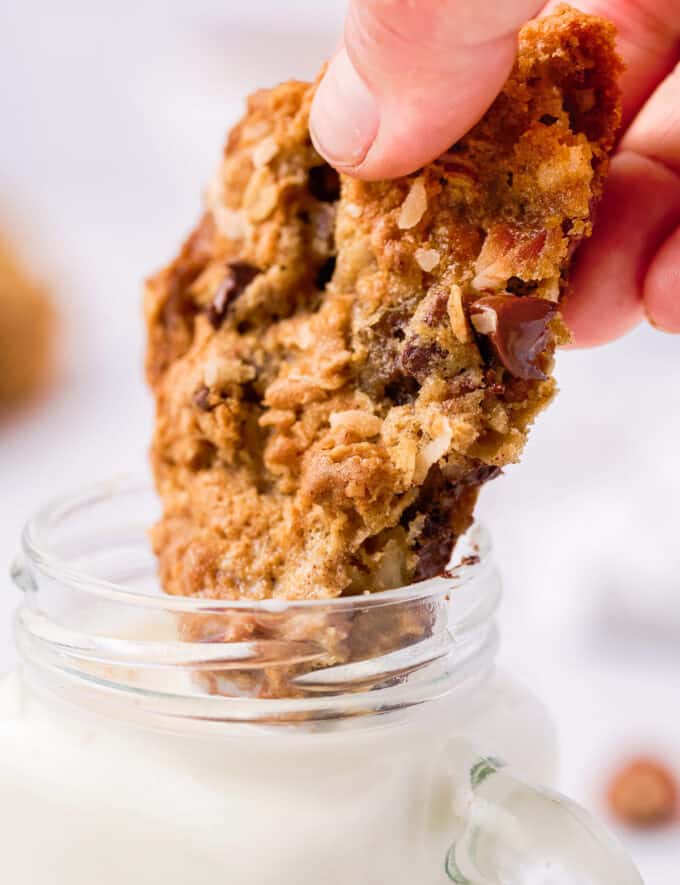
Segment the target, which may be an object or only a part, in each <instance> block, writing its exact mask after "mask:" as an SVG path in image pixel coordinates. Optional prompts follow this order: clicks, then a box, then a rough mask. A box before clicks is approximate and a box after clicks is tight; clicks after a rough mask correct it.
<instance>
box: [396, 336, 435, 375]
mask: <svg viewBox="0 0 680 885" xmlns="http://www.w3.org/2000/svg"><path fill="white" fill-rule="evenodd" d="M443 356H444V352H443V351H442V349H441V348H440V347H439V345H437V344H436V343H435V342H433V341H432V342H424V343H420V342H419V341H418V340H417V339H413V340H411V341H407V342H406V343H405V345H404V350H403V352H402V355H401V365H402V366H403V368H404V371H405V372H407V373H408V374H409V375H412V376H413V377H414V378H418V379H420V378H424V377H425V375H426V374H427V372H428V371H429V369H430V368H431V366H432V364H433V363H434V362H435V361H436V360H438V359H441V358H442V357H443Z"/></svg>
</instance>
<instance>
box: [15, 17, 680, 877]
mask: <svg viewBox="0 0 680 885" xmlns="http://www.w3.org/2000/svg"><path fill="white" fill-rule="evenodd" d="M343 7H344V3H343V2H342V0H325V2H324V3H319V2H315V0H286V2H285V3H284V2H281V0H279V2H276V0H270V2H267V0H251V2H250V3H248V4H242V3H238V4H236V3H232V2H228V0H222V2H217V0H192V2H190V3H189V2H186V0H185V2H178V0H172V2H171V0H163V2H160V0H147V2H144V0H140V2H135V3H132V2H119V3H116V4H113V3H106V4H105V3H86V2H84V0H62V2H60V3H58V4H55V3H49V2H48V0H22V3H21V4H19V3H10V2H5V3H3V4H2V5H1V6H0V77H1V79H2V83H3V88H2V90H0V117H1V118H2V120H3V121H4V127H3V138H2V144H1V146H0V152H1V155H2V162H1V163H0V236H3V237H9V238H10V239H11V240H12V241H13V242H14V243H15V245H16V248H17V249H18V251H19V253H20V254H21V255H22V256H23V258H24V260H25V262H26V263H27V266H28V268H29V269H30V272H31V274H32V275H33V276H34V277H36V278H38V279H39V280H41V281H42V282H43V283H44V285H45V286H46V288H47V289H48V290H49V291H50V292H51V295H52V298H53V300H54V302H55V305H56V309H57V312H58V316H59V323H58V344H57V350H58V353H57V360H56V362H57V365H56V369H55V372H54V374H53V377H52V378H51V381H50V384H49V385H48V387H47V389H45V390H44V391H43V392H42V394H41V395H40V396H39V397H38V398H37V399H34V401H33V402H32V403H30V404H28V405H25V406H23V407H22V408H19V409H14V410H13V411H12V412H11V413H10V414H8V415H7V416H5V417H3V418H2V419H1V420H0V567H1V568H2V570H3V571H4V572H5V573H6V570H7V568H8V566H9V563H10V561H11V559H12V556H13V554H14V553H15V551H16V549H17V545H18V536H19V531H20V529H21V526H22V523H23V522H24V520H25V519H26V517H28V516H29V515H30V514H31V513H32V512H33V511H34V510H35V509H36V508H37V507H39V506H40V505H41V504H43V503H44V502H45V501H46V499H48V498H49V497H51V496H53V495H55V494H59V493H61V492H64V491H68V490H71V489H73V488H74V487H77V486H78V485H81V484H86V483H88V482H90V481H92V480H96V479H98V478H103V477H108V476H111V475H115V474H119V473H123V472H138V473H140V472H144V471H146V470H147V466H146V448H147V441H148V439H149V436H150V427H151V403H150V398H149V396H148V394H147V392H146V390H145V387H144V382H143V377H142V360H143V346H144V331H143V325H142V319H141V303H140V288H141V281H142V279H143V278H144V277H145V276H146V275H148V274H149V273H150V272H151V271H153V270H154V269H156V268H157V267H159V266H160V265H161V264H163V263H164V262H165V261H166V260H167V259H168V258H169V257H170V256H171V255H172V254H173V252H174V250H175V248H176V246H177V245H178V243H179V242H180V240H181V239H182V238H183V236H184V235H185V233H186V232H188V230H189V229H190V227H191V226H192V224H193V222H194V220H195V219H196V218H197V217H198V213H199V208H200V194H201V191H202V188H203V186H204V184H205V183H206V182H207V180H208V178H209V176H210V174H211V171H212V170H213V168H214V166H215V164H216V162H217V160H218V157H219V153H220V150H221V146H222V143H223V140H224V136H225V132H226V129H227V127H228V126H229V125H231V124H232V123H233V122H234V121H235V120H236V119H237V118H238V116H239V114H240V113H241V109H242V107H243V99H244V97H245V95H246V94H247V93H248V92H250V91H252V90H253V89H254V88H256V87H258V86H266V85H271V84H273V83H275V82H278V81H280V80H282V79H287V78H289V77H293V76H295V77H302V78H311V77H313V76H314V74H315V72H316V71H317V69H318V68H319V65H320V64H321V62H322V61H323V60H324V59H325V58H326V57H327V56H328V55H329V54H330V52H331V51H332V49H333V46H334V43H335V41H336V39H337V36H338V34H339V30H340V25H341V20H342V12H343ZM632 233H633V234H634V232H632ZM679 357H680V341H679V340H678V339H673V338H672V337H671V336H667V335H663V334H661V333H658V332H655V331H653V330H652V329H650V328H640V329H638V330H636V331H635V332H634V333H632V334H630V335H629V336H627V337H626V338H625V339H623V340H622V341H620V342H618V343H617V344H614V345H611V346H609V347H606V348H604V349H599V350H591V351H580V352H565V353H563V354H561V355H560V358H559V363H558V378H559V381H560V385H561V388H562V393H561V395H560V397H559V399H558V401H557V402H556V404H555V405H554V406H553V408H552V409H551V410H550V411H549V412H548V413H546V414H545V415H544V416H542V418H541V420H540V421H539V422H538V425H537V427H536V429H535V431H534V433H533V436H532V439H531V441H530V444H529V446H528V449H527V451H526V455H525V458H524V462H523V463H522V464H521V465H519V466H517V467H513V468H512V469H510V470H508V471H507V472H506V475H505V477H503V478H501V479H499V480H498V481H496V482H494V483H492V484H491V485H490V486H488V487H487V488H486V490H485V491H484V494H483V501H482V505H481V515H482V517H483V519H484V521H485V522H486V523H487V524H488V525H489V526H490V527H491V529H492V532H493V535H494V537H495V543H496V549H497V558H498V561H499V564H500V566H501V569H502V571H503V573H504V577H505V583H506V593H505V602H504V605H503V609H502V613H501V622H502V628H503V635H504V646H503V651H502V658H503V662H504V664H505V665H506V666H508V667H509V668H510V669H512V670H513V671H514V672H516V673H517V674H519V675H520V676H521V677H522V678H524V680H525V681H526V682H527V683H528V684H530V685H531V686H532V687H533V688H534V689H535V690H536V691H537V692H538V693H539V694H540V695H541V697H542V698H543V699H544V701H545V702H546V704H547V705H548V707H549V708H550V709H551V711H552V713H553V715H554V717H555V719H556V721H557V723H558V727H559V731H560V735H561V742H562V748H563V781H562V786H563V788H564V790H565V791H566V792H568V793H570V794H571V795H573V796H574V797H575V798H577V799H579V800H580V801H582V802H585V803H586V804H587V805H589V806H590V807H591V808H592V809H593V810H595V811H596V812H597V813H598V814H600V815H602V816H605V817H607V815H608V811H607V809H606V807H605V805H604V800H603V793H604V787H605V784H606V782H607V780H608V778H609V776H610V774H611V772H612V771H613V770H615V769H616V768H617V766H618V765H619V764H620V763H621V762H622V761H625V760H626V759H627V758H628V757H629V756H630V755H639V754H644V755H650V754H651V755H652V756H654V757H656V758H658V759H659V760H661V761H663V762H665V763H666V764H667V765H669V766H670V768H671V769H673V770H674V771H675V772H676V775H677V774H679V773H680V713H679V712H678V706H679V699H680V593H679V591H680V582H679V578H678V573H679V571H680V541H679V530H680V443H679V441H680V359H679ZM1 586H2V588H3V591H4V592H3V593H2V594H1V595H0V669H7V668H8V667H10V666H11V665H12V662H13V661H14V652H13V651H12V647H11V636H10V620H11V615H12V611H13V608H14V606H15V604H16V601H17V600H16V596H15V591H14V589H13V587H12V586H11V584H10V582H9V580H3V581H2V584H1ZM609 822H610V823H612V821H611V818H609ZM618 832H619V834H620V835H621V836H622V838H623V839H624V840H625V842H626V843H627V845H628V846H629V848H630V850H631V851H632V853H633V854H634V856H635V858H636V860H637V862H638V864H639V865H640V868H641V871H642V873H643V877H644V880H645V882H646V883H647V885H668V883H669V882H671V881H673V882H674V881H676V880H677V876H678V869H679V868H680V867H679V864H680V827H679V826H678V824H677V823H676V824H674V825H673V824H671V825H670V826H666V827H662V828H657V829H654V830H649V831H645V832H635V831H633V830H627V829H625V828H619V829H618Z"/></svg>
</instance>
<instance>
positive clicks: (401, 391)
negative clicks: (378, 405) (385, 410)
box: [383, 375, 420, 406]
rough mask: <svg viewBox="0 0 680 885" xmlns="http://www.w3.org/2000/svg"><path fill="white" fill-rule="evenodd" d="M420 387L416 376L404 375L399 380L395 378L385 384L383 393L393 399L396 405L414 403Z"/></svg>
mask: <svg viewBox="0 0 680 885" xmlns="http://www.w3.org/2000/svg"><path fill="white" fill-rule="evenodd" d="M419 389H420V387H419V385H418V382H417V381H416V379H415V378H411V377H409V376H408V375H404V376H403V377H402V378H399V379H398V380H393V381H390V382H388V383H387V384H386V385H385V389H384V391H383V395H384V396H385V397H386V398H387V399H389V400H391V401H392V402H393V403H394V405H395V406H405V405H408V403H412V402H413V401H414V400H415V398H416V397H417V396H418V390H419Z"/></svg>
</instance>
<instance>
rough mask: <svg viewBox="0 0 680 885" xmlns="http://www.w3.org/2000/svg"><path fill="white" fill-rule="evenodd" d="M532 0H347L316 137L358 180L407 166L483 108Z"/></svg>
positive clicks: (430, 155) (314, 118)
mask: <svg viewBox="0 0 680 885" xmlns="http://www.w3.org/2000/svg"><path fill="white" fill-rule="evenodd" d="M542 5H543V4H542V3H541V2H540V0H539V2H536V0H350V7H349V12H348V15H347V21H346V23H345V35H344V45H343V46H342V47H341V48H340V49H339V50H338V52H337V53H336V54H335V56H334V57H333V59H332V61H331V63H330V65H329V66H328V69H327V71H326V74H325V75H324V77H323V79H322V80H321V83H320V84H319V87H318V89H317V93H316V96H315V98H314V102H313V104H312V110H311V117H310V129H311V133H312V139H313V141H314V144H315V146H316V148H317V150H318V151H319V153H321V154H322V155H323V156H324V157H325V158H326V159H327V160H328V162H329V163H331V164H332V165H333V166H336V167H337V168H338V169H340V170H342V171H343V172H347V173H349V174H351V175H356V176H357V177H359V178H365V179H378V178H391V177H394V176H397V175H404V174H406V173H408V172H412V171H413V170H415V169H417V168H418V167H419V166H422V165H423V164H424V163H426V162H428V161H430V160H432V159H434V157H436V156H438V155H439V154H441V153H442V152H443V151H445V150H446V149H447V148H448V147H450V146H451V144H453V142H455V141H457V139H458V138H460V137H461V136H462V135H463V134H464V133H465V132H466V131H467V130H468V129H469V128H470V127H471V126H473V125H474V124H475V123H476V122H477V120H479V118H480V117H481V116H482V114H483V113H484V111H485V110H486V109H487V108H488V107H489V105H490V104H491V102H492V101H493V100H494V98H495V97H496V95H497V94H498V92H499V91H500V89H501V87H502V86H503V83H504V82H505V80H506V78H507V76H508V74H509V73H510V69H511V67H512V64H513V62H514V59H515V53H516V50H517V31H518V30H519V28H520V27H521V26H522V25H523V24H524V22H525V21H526V20H527V19H528V18H530V17H531V16H532V15H534V14H535V13H536V12H537V11H538V10H539V9H540V7H541V6H542Z"/></svg>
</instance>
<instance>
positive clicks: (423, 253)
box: [414, 249, 439, 273]
mask: <svg viewBox="0 0 680 885" xmlns="http://www.w3.org/2000/svg"><path fill="white" fill-rule="evenodd" d="M414 257H415V259H416V262H417V263H418V265H419V266H420V267H421V269H422V270H424V271H425V272H426V273H429V272H430V271H431V270H433V268H435V267H436V266H437V265H438V264H439V252H437V250H436V249H416V251H415V253H414Z"/></svg>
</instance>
